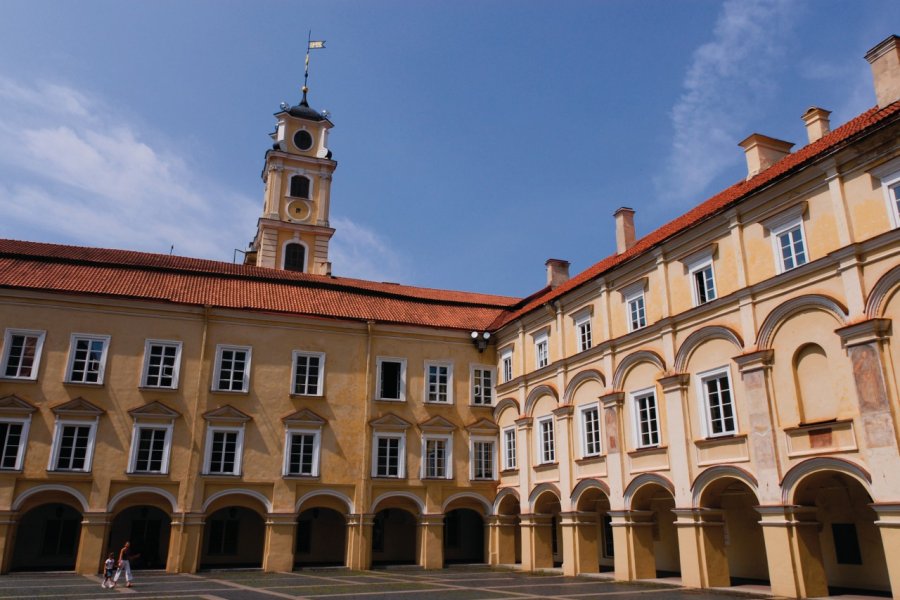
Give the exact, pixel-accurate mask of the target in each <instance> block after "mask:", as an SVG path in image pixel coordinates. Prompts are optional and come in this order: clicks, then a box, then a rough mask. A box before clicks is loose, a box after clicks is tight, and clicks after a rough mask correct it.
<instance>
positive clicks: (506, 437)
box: [503, 427, 518, 470]
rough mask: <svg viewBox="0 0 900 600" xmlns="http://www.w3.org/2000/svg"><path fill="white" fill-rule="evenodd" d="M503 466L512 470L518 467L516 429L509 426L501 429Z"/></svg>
mask: <svg viewBox="0 0 900 600" xmlns="http://www.w3.org/2000/svg"><path fill="white" fill-rule="evenodd" d="M503 468H504V469H505V470H512V469H517V468H518V459H517V458H516V429H515V427H510V428H509V429H504V430H503Z"/></svg>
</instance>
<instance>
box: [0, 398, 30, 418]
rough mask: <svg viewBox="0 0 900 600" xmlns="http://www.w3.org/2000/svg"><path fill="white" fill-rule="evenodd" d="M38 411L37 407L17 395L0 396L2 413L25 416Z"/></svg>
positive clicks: (0, 412) (0, 411)
mask: <svg viewBox="0 0 900 600" xmlns="http://www.w3.org/2000/svg"><path fill="white" fill-rule="evenodd" d="M35 411H37V407H36V406H35V405H33V404H31V403H30V402H28V401H26V400H22V399H21V398H19V397H18V396H16V395H10V396H4V397H3V398H0V415H5V416H17V417H24V416H27V415H30V414H31V413H33V412H35Z"/></svg>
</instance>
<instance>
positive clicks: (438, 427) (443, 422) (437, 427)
mask: <svg viewBox="0 0 900 600" xmlns="http://www.w3.org/2000/svg"><path fill="white" fill-rule="evenodd" d="M418 427H419V430H420V431H422V432H427V433H448V432H451V431H453V430H455V429H456V425H454V424H453V423H451V422H450V421H448V420H447V419H445V418H444V417H441V416H439V415H436V416H434V417H431V418H430V419H428V420H427V421H422V422H421V423H419V425H418Z"/></svg>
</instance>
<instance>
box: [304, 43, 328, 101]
mask: <svg viewBox="0 0 900 600" xmlns="http://www.w3.org/2000/svg"><path fill="white" fill-rule="evenodd" d="M324 47H325V40H313V39H312V29H310V30H309V33H308V34H307V36H306V68H305V69H304V71H303V87H302V88H301V91H302V92H303V99H302V100H301V101H300V104H301V105H303V106H309V104H308V103H307V102H306V92H308V91H309V87H308V86H307V85H306V84H307V83H308V81H309V51H310V50H318V49H320V48H324Z"/></svg>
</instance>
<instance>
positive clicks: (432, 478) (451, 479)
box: [421, 477, 453, 482]
mask: <svg viewBox="0 0 900 600" xmlns="http://www.w3.org/2000/svg"><path fill="white" fill-rule="evenodd" d="M421 481H431V482H435V481H453V478H452V477H422V478H421Z"/></svg>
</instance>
